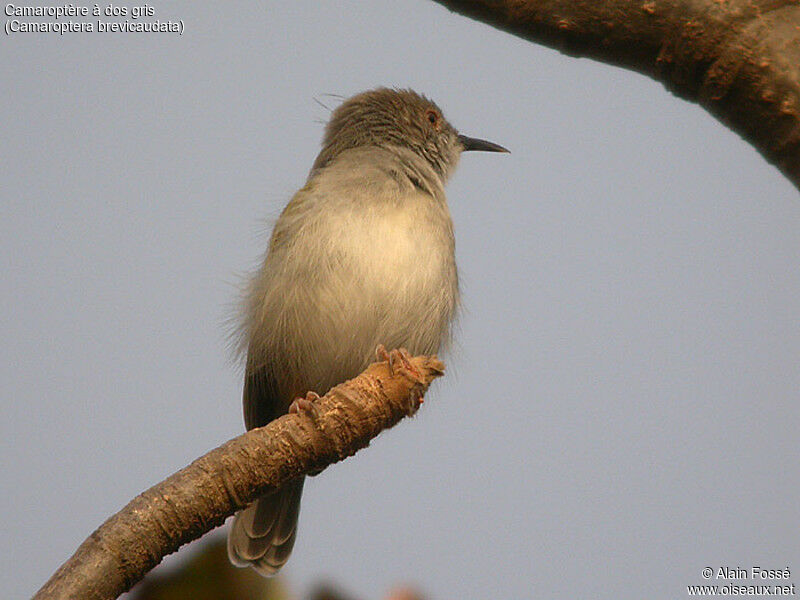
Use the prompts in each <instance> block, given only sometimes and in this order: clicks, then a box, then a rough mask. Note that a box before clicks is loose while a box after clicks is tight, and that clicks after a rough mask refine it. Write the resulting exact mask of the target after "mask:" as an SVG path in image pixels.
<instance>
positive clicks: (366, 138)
mask: <svg viewBox="0 0 800 600" xmlns="http://www.w3.org/2000/svg"><path fill="white" fill-rule="evenodd" d="M366 146H377V147H387V148H389V147H399V148H405V149H408V150H411V151H412V152H414V153H415V154H417V155H418V156H420V157H422V158H424V159H425V160H426V161H427V162H428V163H429V164H430V166H431V167H432V168H433V170H434V171H435V172H436V173H437V174H438V175H439V176H440V177H441V178H442V181H443V182H444V181H446V180H447V179H448V177H449V176H450V175H451V174H452V172H453V170H454V169H455V167H456V165H457V164H458V159H459V157H460V156H461V153H462V152H464V151H466V150H485V151H489V152H508V150H506V149H505V148H503V147H502V146H498V145H497V144H494V143H492V142H487V141H486V140H481V139H477V138H471V137H467V136H465V135H460V134H459V133H458V131H457V130H456V128H455V127H453V126H452V125H451V124H450V123H449V122H448V121H447V119H445V118H444V115H443V114H442V110H441V109H440V108H439V107H438V106H436V104H435V103H434V102H432V101H431V100H428V99H427V98H426V97H425V96H422V95H420V94H417V93H416V92H414V91H413V90H398V89H389V88H377V89H374V90H370V91H367V92H362V93H360V94H357V95H356V96H353V97H352V98H349V99H347V100H345V101H344V102H343V103H342V104H341V105H340V106H339V107H338V108H337V109H336V110H334V111H333V114H332V115H331V118H330V121H329V122H328V125H327V127H326V129H325V137H324V139H323V140H322V151H321V152H320V154H319V156H318V157H317V160H316V162H315V163H314V170H316V169H319V168H322V167H324V166H326V165H327V164H329V163H330V162H331V161H333V159H334V158H336V156H338V155H339V154H340V153H342V152H344V151H345V150H349V149H351V148H359V147H366Z"/></svg>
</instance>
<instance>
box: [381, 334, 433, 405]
mask: <svg viewBox="0 0 800 600" xmlns="http://www.w3.org/2000/svg"><path fill="white" fill-rule="evenodd" d="M375 356H376V357H377V359H378V360H379V361H384V362H387V363H389V372H390V373H391V374H392V375H395V374H396V373H399V374H403V375H406V376H408V377H409V378H411V379H413V380H414V381H416V382H418V383H422V374H421V373H420V372H419V371H418V370H417V368H416V367H415V366H414V363H412V362H411V355H410V354H409V353H408V350H406V349H405V348H395V349H394V350H392V351H387V350H386V347H385V346H384V345H383V344H379V345H378V348H377V349H376V350H375ZM420 404H422V401H421V400H420Z"/></svg>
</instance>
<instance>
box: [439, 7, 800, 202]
mask: <svg viewBox="0 0 800 600" xmlns="http://www.w3.org/2000/svg"><path fill="white" fill-rule="evenodd" d="M436 1H437V2H439V3H440V4H443V5H444V6H446V7H447V8H449V9H451V10H453V11H455V12H458V13H461V14H463V15H466V16H468V17H471V18H473V19H476V20H479V21H483V22H485V23H488V24H489V25H492V26H494V27H497V28H498V29H502V30H505V31H508V32H510V33H513V34H515V35H518V36H520V37H523V38H525V39H527V40H530V41H533V42H538V43H542V44H545V45H547V46H552V47H554V48H557V49H559V50H561V51H562V52H565V53H566V54H571V55H574V56H585V57H589V58H594V59H597V60H601V61H604V62H607V63H610V64H614V65H617V66H622V67H626V68H630V69H634V70H636V71H639V72H641V73H645V74H647V75H650V76H651V77H653V78H655V79H657V80H658V81H661V82H662V83H663V84H664V85H665V86H666V87H667V89H669V90H671V91H672V92H674V93H675V94H677V95H678V96H681V97H683V98H685V99H688V100H692V101H694V102H698V103H699V104H700V105H701V106H703V107H705V108H706V109H707V110H708V111H709V112H710V113H711V114H713V115H714V116H716V117H717V118H718V119H720V120H721V121H722V122H723V123H725V124H726V125H728V126H729V127H730V128H731V129H733V130H734V131H736V132H738V133H739V134H741V135H742V136H743V137H744V138H745V139H747V140H748V141H750V142H751V143H752V144H753V145H754V146H755V147H756V148H757V149H758V150H759V151H760V152H761V153H762V154H763V155H764V156H765V157H766V158H767V160H769V161H770V162H772V163H774V164H775V165H776V166H777V167H778V168H779V169H781V171H782V172H783V173H784V174H785V175H786V176H787V177H788V178H789V179H790V180H791V181H792V182H793V183H794V184H795V186H796V187H798V188H800V0H638V1H631V0H436Z"/></svg>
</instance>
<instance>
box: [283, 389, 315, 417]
mask: <svg viewBox="0 0 800 600" xmlns="http://www.w3.org/2000/svg"><path fill="white" fill-rule="evenodd" d="M317 400H319V394H317V393H316V392H308V393H307V394H306V397H305V398H295V400H294V402H292V403H291V404H290V405H289V414H294V415H299V414H301V413H307V414H308V415H310V416H311V417H312V418H316V417H317V407H316V405H315V404H314V403H315V402H316V401H317Z"/></svg>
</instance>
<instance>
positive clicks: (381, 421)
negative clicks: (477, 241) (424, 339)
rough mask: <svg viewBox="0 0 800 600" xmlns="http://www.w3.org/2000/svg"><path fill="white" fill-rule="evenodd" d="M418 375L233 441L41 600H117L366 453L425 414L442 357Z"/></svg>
mask: <svg viewBox="0 0 800 600" xmlns="http://www.w3.org/2000/svg"><path fill="white" fill-rule="evenodd" d="M411 365H412V366H413V369H407V368H404V367H403V366H402V361H400V363H399V364H396V365H395V368H394V373H392V370H391V369H390V368H389V366H388V363H386V362H380V363H374V364H372V365H371V366H370V367H369V368H368V369H367V370H366V371H364V372H363V373H362V374H361V375H359V376H358V377H356V378H355V379H352V380H350V381H348V382H346V383H343V384H342V385H339V386H337V387H335V388H333V389H332V390H331V391H330V392H328V393H327V394H326V395H325V396H324V397H323V398H320V399H319V400H317V401H316V402H315V407H316V409H315V411H314V412H313V414H311V413H309V414H306V413H304V414H301V415H296V414H292V415H286V416H284V417H281V418H280V419H277V420H275V421H273V422H272V423H270V424H269V425H267V426H265V427H261V428H259V429H253V430H251V431H248V432H247V433H245V434H243V435H240V436H239V437H237V438H234V439H232V440H231V441H229V442H227V443H226V444H224V445H222V446H220V447H219V448H217V449H215V450H212V451H211V452H209V453H208V454H206V455H205V456H202V457H201V458H198V459H197V460H196V461H194V462H193V463H192V464H191V465H189V466H188V467H186V468H184V469H182V470H181V471H178V472H177V473H175V474H174V475H172V476H170V477H169V478H167V479H165V480H164V481H162V482H161V483H159V484H157V485H155V486H153V487H152V488H150V489H149V490H147V491H146V492H144V493H142V494H140V495H139V496H137V497H136V498H135V499H133V500H132V501H131V502H130V503H129V504H128V505H127V506H126V507H125V508H123V509H122V510H121V511H120V512H118V513H117V514H116V515H114V516H113V517H111V518H110V519H109V520H108V521H106V522H105V523H103V524H102V525H101V526H100V527H99V528H98V529H97V530H96V531H95V532H94V533H93V534H92V535H91V536H89V538H88V539H87V540H86V541H85V542H83V544H81V546H80V547H79V548H78V550H77V551H76V552H75V554H74V555H73V556H72V557H71V558H70V559H69V560H68V561H67V562H66V563H64V564H63V565H62V566H61V567H60V568H59V569H58V571H56V573H55V574H54V575H53V576H52V577H51V578H50V580H49V581H48V582H47V583H46V584H45V585H44V587H42V589H41V590H39V592H38V593H37V594H36V596H35V597H34V600H44V599H56V598H57V599H59V600H64V599H66V598H75V599H80V600H99V599H110V598H116V597H117V596H119V595H120V594H121V593H123V592H125V591H127V590H128V589H130V587H131V586H132V585H133V584H134V583H136V582H137V581H139V580H140V579H141V578H142V577H144V575H145V574H146V573H147V572H148V571H149V570H150V569H152V568H153V567H155V566H156V565H157V564H158V563H159V562H161V559H162V558H163V557H164V556H166V555H167V554H170V553H172V552H175V551H176V550H177V549H178V548H179V547H180V546H181V545H183V544H185V543H187V542H190V541H192V540H194V539H196V538H198V537H200V536H201V535H202V534H204V533H205V532H207V531H210V530H211V529H214V528H215V527H217V526H219V525H222V523H223V521H225V518H226V517H228V516H230V515H232V514H233V513H234V512H235V511H237V510H239V509H241V508H244V507H245V506H247V505H248V504H249V503H250V502H252V501H253V500H255V499H256V498H257V497H258V496H260V495H262V494H264V493H266V492H269V491H271V490H275V489H277V488H279V487H281V486H282V485H283V484H285V483H286V482H287V481H289V480H291V479H293V478H295V477H297V476H298V475H302V474H305V473H311V472H316V471H319V470H321V469H323V468H325V467H326V466H328V465H330V464H332V463H334V462H337V461H340V460H343V459H344V458H347V457H348V456H351V455H353V454H355V452H356V451H358V450H360V449H361V448H364V447H365V446H367V444H369V441H370V440H371V439H372V438H373V437H375V436H376V435H378V434H379V433H380V432H381V431H382V430H384V429H386V428H388V427H392V426H393V425H394V424H395V423H397V422H398V421H399V420H400V419H402V418H403V417H404V416H406V415H411V414H413V413H414V412H416V410H417V408H418V407H419V404H420V402H421V397H422V394H423V393H424V392H425V391H426V390H427V388H428V386H429V385H430V383H431V381H433V379H435V378H436V377H438V376H439V375H441V374H442V373H443V369H444V365H443V364H442V363H441V362H439V361H438V360H437V359H436V357H427V356H418V357H415V358H413V359H411Z"/></svg>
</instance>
